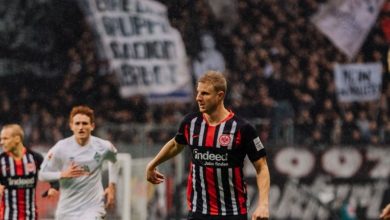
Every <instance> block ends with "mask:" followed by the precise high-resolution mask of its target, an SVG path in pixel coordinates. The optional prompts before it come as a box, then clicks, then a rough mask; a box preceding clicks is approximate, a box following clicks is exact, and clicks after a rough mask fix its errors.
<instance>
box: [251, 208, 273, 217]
mask: <svg viewBox="0 0 390 220" xmlns="http://www.w3.org/2000/svg"><path fill="white" fill-rule="evenodd" d="M268 218H269V209H268V207H266V206H258V207H257V208H256V210H255V211H254V212H253V214H252V220H266V219H268Z"/></svg>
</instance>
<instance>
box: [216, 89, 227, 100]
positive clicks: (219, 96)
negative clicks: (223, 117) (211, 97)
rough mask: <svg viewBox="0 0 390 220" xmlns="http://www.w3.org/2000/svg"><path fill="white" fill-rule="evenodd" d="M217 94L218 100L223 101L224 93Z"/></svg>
mask: <svg viewBox="0 0 390 220" xmlns="http://www.w3.org/2000/svg"><path fill="white" fill-rule="evenodd" d="M217 94H218V98H219V99H220V100H223V99H224V98H225V93H224V92H223V91H219V92H218V93H217Z"/></svg>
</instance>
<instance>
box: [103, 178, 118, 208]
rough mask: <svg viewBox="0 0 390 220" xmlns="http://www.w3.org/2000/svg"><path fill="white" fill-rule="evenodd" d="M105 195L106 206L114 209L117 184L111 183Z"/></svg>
mask: <svg viewBox="0 0 390 220" xmlns="http://www.w3.org/2000/svg"><path fill="white" fill-rule="evenodd" d="M104 195H105V197H106V208H108V209H113V208H114V207H115V197H116V184H115V183H109V184H108V187H107V188H106V189H105V190H104Z"/></svg>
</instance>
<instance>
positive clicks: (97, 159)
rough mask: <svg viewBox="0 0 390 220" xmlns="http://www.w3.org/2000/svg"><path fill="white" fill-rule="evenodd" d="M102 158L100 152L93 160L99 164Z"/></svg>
mask: <svg viewBox="0 0 390 220" xmlns="http://www.w3.org/2000/svg"><path fill="white" fill-rule="evenodd" d="M101 158H102V155H100V154H99V153H98V152H96V153H95V155H94V156H93V159H94V160H95V161H97V162H99V161H100V159H101Z"/></svg>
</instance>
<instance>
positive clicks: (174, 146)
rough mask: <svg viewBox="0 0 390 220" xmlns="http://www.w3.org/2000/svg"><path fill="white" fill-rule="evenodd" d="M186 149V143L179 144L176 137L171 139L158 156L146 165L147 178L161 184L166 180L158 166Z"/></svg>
mask: <svg viewBox="0 0 390 220" xmlns="http://www.w3.org/2000/svg"><path fill="white" fill-rule="evenodd" d="M183 149H184V145H180V144H178V143H177V142H176V141H175V139H174V138H172V139H171V140H169V141H168V142H167V143H166V144H165V145H164V146H163V148H162V149H161V150H160V152H159V153H158V154H157V155H156V157H155V158H154V159H153V160H152V161H150V162H149V164H148V165H147V167H146V179H147V180H148V181H149V182H151V183H153V184H159V183H162V182H164V179H165V177H164V175H163V174H162V173H160V172H158V171H157V169H156V168H157V166H158V165H160V164H161V163H163V162H165V161H167V160H169V159H170V158H172V157H174V156H176V155H177V154H179V153H180V152H181V151H182V150H183Z"/></svg>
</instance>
